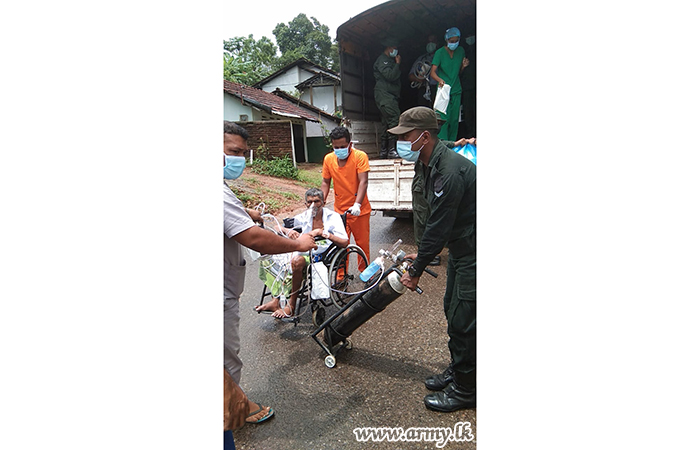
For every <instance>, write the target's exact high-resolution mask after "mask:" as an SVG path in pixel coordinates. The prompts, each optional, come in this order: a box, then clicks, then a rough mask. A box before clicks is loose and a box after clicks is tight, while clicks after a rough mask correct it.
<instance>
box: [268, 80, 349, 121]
mask: <svg viewBox="0 0 700 450" xmlns="http://www.w3.org/2000/svg"><path fill="white" fill-rule="evenodd" d="M272 93H273V94H274V95H277V96H279V97H282V98H285V99H287V100H288V101H290V102H292V103H294V104H296V105H298V106H300V107H302V108H306V109H308V110H310V111H311V112H312V113H317V114H321V115H323V116H326V118H327V119H331V120H333V121H335V122H337V123H340V120H341V119H340V117H337V116H334V115H332V114H328V113H327V112H326V111H324V110H322V109H320V108H318V107H316V106H314V105H311V104H309V103H307V102H305V101H304V100H302V99H299V98H294V97H293V96H291V95H289V94H287V93H286V92H284V91H283V90H280V88H277V89H275V90H274V91H272Z"/></svg>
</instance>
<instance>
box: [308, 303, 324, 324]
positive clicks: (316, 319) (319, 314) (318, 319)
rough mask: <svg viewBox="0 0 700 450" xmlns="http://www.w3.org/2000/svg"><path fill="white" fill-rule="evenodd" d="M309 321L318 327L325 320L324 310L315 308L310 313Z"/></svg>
mask: <svg viewBox="0 0 700 450" xmlns="http://www.w3.org/2000/svg"><path fill="white" fill-rule="evenodd" d="M311 320H312V321H313V323H314V325H315V326H317V327H320V326H321V324H322V323H323V322H324V321H325V320H326V310H325V309H323V308H320V307H319V308H316V310H315V311H314V312H313V313H311Z"/></svg>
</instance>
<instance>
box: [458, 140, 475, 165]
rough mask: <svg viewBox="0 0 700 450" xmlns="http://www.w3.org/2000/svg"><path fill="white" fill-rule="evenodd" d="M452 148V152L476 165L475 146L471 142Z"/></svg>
mask: <svg viewBox="0 0 700 450" xmlns="http://www.w3.org/2000/svg"><path fill="white" fill-rule="evenodd" d="M452 150H454V152H455V153H457V154H458V155H462V156H464V157H465V158H467V159H468V160H469V161H471V162H473V163H474V165H476V147H475V146H473V145H472V144H467V145H462V146H459V147H454V148H453V149H452Z"/></svg>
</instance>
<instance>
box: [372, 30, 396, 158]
mask: <svg viewBox="0 0 700 450" xmlns="http://www.w3.org/2000/svg"><path fill="white" fill-rule="evenodd" d="M382 44H383V45H384V51H383V52H382V54H380V55H379V57H378V58H377V60H376V61H375V62H374V79H375V81H376V83H375V85H374V101H375V102H376V103H377V108H379V113H380V114H381V116H382V137H381V139H382V141H381V150H380V151H379V157H380V158H382V159H386V158H387V157H388V158H398V157H399V155H398V154H397V153H396V139H395V138H394V137H393V136H391V135H390V134H389V133H387V129H388V128H392V127H395V126H396V125H397V124H398V123H399V115H400V114H401V110H400V109H399V97H400V96H401V69H400V67H399V65H400V64H401V56H400V55H399V49H398V48H397V47H398V45H399V44H398V42H397V41H396V40H395V39H392V38H390V39H386V40H385V41H383V42H382Z"/></svg>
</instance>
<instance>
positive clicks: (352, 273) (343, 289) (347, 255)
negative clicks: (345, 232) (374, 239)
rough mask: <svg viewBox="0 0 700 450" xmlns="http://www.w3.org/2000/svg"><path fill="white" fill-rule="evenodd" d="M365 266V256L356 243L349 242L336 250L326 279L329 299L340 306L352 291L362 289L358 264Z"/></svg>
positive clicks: (363, 286) (350, 295)
mask: <svg viewBox="0 0 700 450" xmlns="http://www.w3.org/2000/svg"><path fill="white" fill-rule="evenodd" d="M360 261H362V262H363V267H366V266H367V256H365V252H363V251H362V249H361V248H360V247H358V246H357V245H354V244H351V245H348V246H347V247H346V248H344V249H341V250H340V251H338V252H337V253H336V254H335V256H334V257H333V261H332V262H331V264H330V266H329V268H328V281H329V283H330V284H329V286H330V287H331V300H332V301H333V303H334V304H335V306H337V307H338V308H342V307H343V306H345V305H346V304H347V302H348V301H349V300H350V299H351V298H352V296H353V295H355V294H354V293H356V292H360V291H362V290H364V288H365V284H364V283H363V282H362V281H361V280H360V273H361V270H359V264H360Z"/></svg>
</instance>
